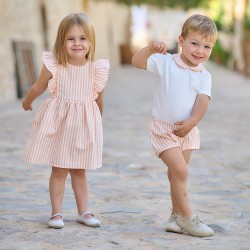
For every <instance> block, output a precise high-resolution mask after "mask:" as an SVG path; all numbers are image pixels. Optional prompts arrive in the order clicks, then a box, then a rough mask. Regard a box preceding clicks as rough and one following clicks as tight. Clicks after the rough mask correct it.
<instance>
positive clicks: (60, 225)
mask: <svg viewBox="0 0 250 250" xmlns="http://www.w3.org/2000/svg"><path fill="white" fill-rule="evenodd" d="M56 216H60V217H61V218H62V219H61V220H52V219H53V218H55V217H56ZM48 225H49V227H52V228H56V229H59V228H63V226H64V223H63V215H62V214H53V215H52V216H51V217H50V218H49V221H48Z"/></svg>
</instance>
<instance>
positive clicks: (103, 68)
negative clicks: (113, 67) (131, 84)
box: [93, 59, 110, 94]
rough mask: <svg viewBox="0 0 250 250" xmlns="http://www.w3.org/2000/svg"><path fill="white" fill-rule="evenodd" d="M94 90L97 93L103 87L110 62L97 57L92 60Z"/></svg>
mask: <svg viewBox="0 0 250 250" xmlns="http://www.w3.org/2000/svg"><path fill="white" fill-rule="evenodd" d="M93 66H94V92H95V93H96V94H99V93H101V92H102V91H103V89H104V88H105V86H106V84H107V82H108V78H109V69H110V63H109V61H108V60H105V59H99V60H96V61H94V63H93Z"/></svg>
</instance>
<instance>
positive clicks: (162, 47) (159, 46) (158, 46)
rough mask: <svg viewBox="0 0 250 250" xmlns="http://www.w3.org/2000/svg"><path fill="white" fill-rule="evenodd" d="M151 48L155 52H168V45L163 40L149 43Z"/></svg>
mask: <svg viewBox="0 0 250 250" xmlns="http://www.w3.org/2000/svg"><path fill="white" fill-rule="evenodd" d="M149 49H150V50H151V51H152V53H153V54H155V53H160V54H163V55H165V54H167V45H166V44H165V43H164V42H161V41H155V42H152V43H151V44H150V45H149Z"/></svg>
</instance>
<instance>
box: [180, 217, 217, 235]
mask: <svg viewBox="0 0 250 250" xmlns="http://www.w3.org/2000/svg"><path fill="white" fill-rule="evenodd" d="M176 223H177V225H178V226H179V227H181V228H182V229H184V230H185V231H187V232H188V233H189V234H191V235H193V236H198V237H207V236H212V235H214V231H213V230H212V229H211V228H210V227H208V226H207V225H206V224H204V222H203V221H201V220H200V218H199V216H198V215H196V216H192V217H191V218H188V219H184V218H182V217H181V216H180V215H179V216H178V218H177V221H176Z"/></svg>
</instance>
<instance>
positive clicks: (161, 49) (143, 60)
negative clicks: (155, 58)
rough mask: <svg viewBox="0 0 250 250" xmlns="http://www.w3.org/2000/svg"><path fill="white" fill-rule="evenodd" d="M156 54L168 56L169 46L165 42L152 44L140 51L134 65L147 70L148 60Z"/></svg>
mask: <svg viewBox="0 0 250 250" xmlns="http://www.w3.org/2000/svg"><path fill="white" fill-rule="evenodd" d="M155 53H160V54H166V53H167V46H166V44H165V43H164V42H161V41H159V42H158V41H156V42H152V43H151V44H150V45H148V46H146V47H144V48H142V49H140V50H138V51H137V52H136V53H135V54H134V56H133V58H132V64H133V65H134V66H135V67H136V68H139V69H146V68H147V60H148V58H149V57H150V56H151V55H152V54H155Z"/></svg>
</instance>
